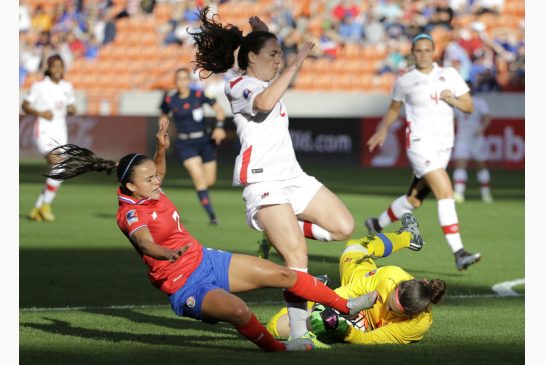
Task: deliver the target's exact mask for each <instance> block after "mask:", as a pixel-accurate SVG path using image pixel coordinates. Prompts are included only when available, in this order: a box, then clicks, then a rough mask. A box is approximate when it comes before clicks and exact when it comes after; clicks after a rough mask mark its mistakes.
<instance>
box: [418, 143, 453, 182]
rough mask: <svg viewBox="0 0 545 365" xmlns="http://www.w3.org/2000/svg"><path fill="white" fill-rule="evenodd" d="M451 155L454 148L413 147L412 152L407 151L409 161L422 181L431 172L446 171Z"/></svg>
mask: <svg viewBox="0 0 545 365" xmlns="http://www.w3.org/2000/svg"><path fill="white" fill-rule="evenodd" d="M451 153H452V148H442V149H434V148H423V147H418V148H414V147H412V148H411V149H410V150H407V158H408V159H409V163H410V164H411V167H412V169H413V172H414V175H415V176H416V177H417V178H419V179H420V178H421V177H422V176H424V175H426V174H427V173H428V172H430V171H434V170H437V169H446V168H447V166H448V163H449V160H450V155H451Z"/></svg>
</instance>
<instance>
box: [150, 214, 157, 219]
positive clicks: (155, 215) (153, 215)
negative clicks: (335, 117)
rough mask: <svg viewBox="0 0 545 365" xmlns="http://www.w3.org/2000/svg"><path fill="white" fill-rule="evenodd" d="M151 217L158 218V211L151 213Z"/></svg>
mask: <svg viewBox="0 0 545 365" xmlns="http://www.w3.org/2000/svg"><path fill="white" fill-rule="evenodd" d="M151 218H152V219H153V220H156V219H157V212H153V213H151Z"/></svg>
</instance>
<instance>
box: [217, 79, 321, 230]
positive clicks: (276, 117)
mask: <svg viewBox="0 0 545 365" xmlns="http://www.w3.org/2000/svg"><path fill="white" fill-rule="evenodd" d="M267 86H269V83H268V82H265V81H261V80H258V79H256V78H254V77H251V76H239V77H236V78H234V79H232V80H231V81H229V82H228V83H227V84H226V85H225V94H226V95H227V99H228V100H229V102H230V103H231V109H232V112H233V122H234V123H235V125H236V127H237V134H238V138H239V140H240V144H241V150H240V153H239V155H238V156H237V158H236V161H235V169H234V173H233V185H234V186H241V185H242V186H245V188H244V191H243V193H242V198H243V199H244V202H245V204H246V222H247V223H248V225H249V226H250V227H252V228H254V229H256V230H259V231H262V230H263V226H262V224H261V223H260V222H259V220H258V218H257V211H258V210H259V208H260V207H261V206H263V205H274V204H291V206H292V208H293V211H294V213H295V214H296V215H297V214H300V213H302V212H303V211H304V210H305V208H306V207H307V205H308V204H309V203H310V201H311V200H312V198H313V197H314V195H315V194H316V193H317V192H318V190H319V189H320V187H321V186H322V183H320V182H319V181H318V180H316V179H315V178H314V177H312V176H309V175H307V174H306V173H305V172H304V171H303V170H302V169H301V166H299V163H298V162H297V159H296V157H295V151H294V149H293V144H292V141H291V136H290V132H289V129H288V127H289V120H288V112H287V111H286V106H285V105H284V102H283V101H282V99H280V101H279V102H278V103H277V104H276V105H275V106H274V108H273V109H272V110H271V111H270V112H269V113H263V112H256V111H255V110H254V109H253V104H254V99H255V97H256V96H257V95H259V93H261V92H263V90H265V88H266V87H267Z"/></svg>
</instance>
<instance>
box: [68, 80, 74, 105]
mask: <svg viewBox="0 0 545 365" xmlns="http://www.w3.org/2000/svg"><path fill="white" fill-rule="evenodd" d="M75 103H76V94H75V93H74V86H73V85H72V84H71V83H70V82H66V105H74V104H75Z"/></svg>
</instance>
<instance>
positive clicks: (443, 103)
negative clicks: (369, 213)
mask: <svg viewBox="0 0 545 365" xmlns="http://www.w3.org/2000/svg"><path fill="white" fill-rule="evenodd" d="M434 48H435V46H434V42H433V39H432V37H431V36H430V35H429V34H426V33H422V34H418V35H416V36H415V37H414V38H413V40H412V49H411V53H412V55H413V57H414V61H415V67H414V68H413V69H412V70H410V71H409V72H407V73H405V74H404V75H403V76H401V77H399V78H398V79H397V80H396V82H395V84H394V91H393V96H392V101H391V103H390V106H389V108H388V110H387V112H386V114H385V115H384V118H383V119H382V121H381V123H380V124H379V126H378V128H377V131H376V132H375V133H374V134H373V135H372V136H371V138H369V140H368V141H367V145H368V147H369V151H373V150H374V149H375V148H376V147H378V146H382V145H383V143H384V141H385V140H386V136H387V135H388V129H389V128H390V126H391V125H392V124H393V123H394V121H395V120H396V119H397V118H398V116H399V113H400V110H401V106H402V105H403V104H405V112H406V119H407V127H406V150H407V157H408V159H409V162H410V164H411V167H412V170H413V179H412V182H411V184H410V186H409V190H408V192H407V194H403V195H401V196H400V197H398V198H397V199H396V200H394V201H393V202H392V203H391V204H390V206H389V207H388V208H387V209H386V210H385V211H384V212H383V213H382V214H381V215H380V216H379V217H378V218H375V217H373V218H368V219H367V220H366V221H365V225H366V227H367V229H368V230H369V232H371V233H372V232H381V231H382V230H383V229H384V228H385V227H386V226H388V225H389V224H391V223H392V222H394V221H396V220H398V219H399V218H400V217H401V216H402V215H403V214H404V213H408V212H412V211H414V210H415V209H417V208H418V207H420V206H421V205H422V203H423V201H424V198H425V197H426V196H427V195H428V194H429V193H430V191H431V192H433V195H434V196H435V199H437V213H438V216H439V224H440V225H441V228H442V230H443V234H444V235H445V238H446V240H447V243H448V244H449V246H450V248H451V250H452V252H453V254H454V261H455V264H456V268H457V269H458V270H465V269H467V267H468V266H470V265H473V264H474V263H476V262H478V261H479V260H480V258H481V254H480V253H474V254H471V253H469V252H467V251H466V250H465V249H464V245H463V243H462V237H461V235H460V232H459V226H458V215H457V213H456V206H455V202H454V198H453V192H452V183H451V181H450V178H449V175H448V173H447V171H446V167H447V165H448V163H449V160H450V155H451V151H452V146H453V145H454V115H453V109H454V108H456V109H459V110H460V111H462V112H464V113H471V112H473V100H472V98H471V94H470V90H469V87H468V86H467V84H466V83H465V81H464V80H463V78H462V77H461V76H460V74H459V73H458V72H457V71H456V69H454V68H452V67H447V68H443V67H440V66H438V65H437V64H436V63H435V62H433V52H434Z"/></svg>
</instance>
